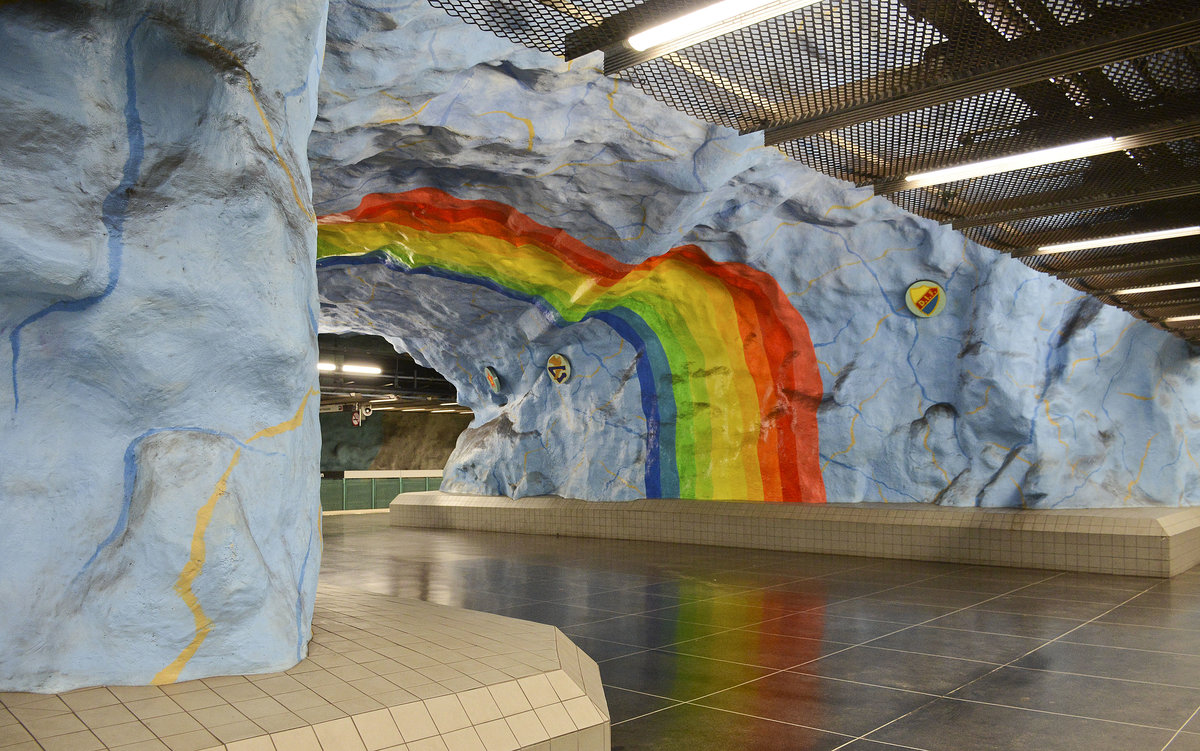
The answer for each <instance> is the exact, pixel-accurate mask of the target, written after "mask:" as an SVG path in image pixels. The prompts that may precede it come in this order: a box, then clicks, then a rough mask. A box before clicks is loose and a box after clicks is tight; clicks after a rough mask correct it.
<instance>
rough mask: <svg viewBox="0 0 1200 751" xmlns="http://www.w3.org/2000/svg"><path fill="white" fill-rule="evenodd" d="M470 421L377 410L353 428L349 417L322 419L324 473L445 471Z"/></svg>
mask: <svg viewBox="0 0 1200 751" xmlns="http://www.w3.org/2000/svg"><path fill="white" fill-rule="evenodd" d="M470 422H471V418H470V417H468V416H466V415H458V414H436V415H435V414H430V413H428V412H381V411H378V410H376V411H375V412H374V413H373V414H372V415H371V417H370V418H368V419H366V420H364V421H363V422H362V424H361V425H359V426H358V427H354V425H352V424H351V422H350V413H349V412H326V413H324V414H322V415H321V471H325V470H335V471H342V470H348V469H377V470H387V469H442V468H443V467H445V466H446V460H448V459H449V458H450V454H452V453H453V452H454V446H455V442H456V441H457V440H458V436H459V434H460V433H462V432H463V430H464V429H466V427H467V425H468V424H469V423H470Z"/></svg>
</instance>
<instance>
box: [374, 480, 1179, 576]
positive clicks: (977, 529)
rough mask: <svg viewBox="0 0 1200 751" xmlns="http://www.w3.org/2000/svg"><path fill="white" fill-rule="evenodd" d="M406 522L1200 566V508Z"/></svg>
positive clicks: (417, 518)
mask: <svg viewBox="0 0 1200 751" xmlns="http://www.w3.org/2000/svg"><path fill="white" fill-rule="evenodd" d="M390 521H391V523H392V524H393V525H396V526H404V527H424V528H434V529H469V530H484V531H492V532H520V533H526V534H553V535H567V536H574V537H595V538H611V539H621V540H650V541H655V542H677V543H692V544H698V545H723V546H728V547H743V548H759V549H765V550H786V551H792V552H804V553H832V554H841V555H861V556H871V557H877V558H908V559H914V560H924V561H947V562H953V563H973V564H984V565H991V566H1017V567H1023V568H1045V569H1058V570H1067V571H1092V572H1098V573H1106V574H1124V575H1136V576H1164V577H1165V576H1173V575H1175V574H1178V573H1181V572H1183V571H1186V570H1187V569H1189V568H1191V567H1192V566H1195V565H1196V564H1197V563H1200V507H1194V508H1120V509H1070V510H1068V509H1064V510H1028V511H1027V510H1022V509H995V508H952V507H944V506H932V505H928V504H887V503H843V504H837V503H830V504H824V505H807V504H788V503H742V502H727V501H722V502H716V501H681V500H667V499H643V500H638V501H628V502H613V503H589V502H587V501H578V500H571V499H564V498H557V497H537V498H521V499H518V500H512V499H510V498H502V497H495V496H470V495H455V494H450V493H444V492H439V491H431V492H427V493H406V494H404V495H401V496H397V497H396V499H395V500H393V501H392V503H391V506H390Z"/></svg>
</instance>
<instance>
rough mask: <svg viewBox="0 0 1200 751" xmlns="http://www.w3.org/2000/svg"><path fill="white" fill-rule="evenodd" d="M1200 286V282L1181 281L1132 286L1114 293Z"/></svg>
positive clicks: (1129, 293) (1137, 293) (1165, 290)
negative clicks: (1149, 285) (1150, 285)
mask: <svg viewBox="0 0 1200 751" xmlns="http://www.w3.org/2000/svg"><path fill="white" fill-rule="evenodd" d="M1196 287H1200V282H1179V283H1177V284H1156V285H1154V286H1152V287H1130V288H1129V289H1119V290H1116V291H1115V292H1113V293H1112V294H1114V295H1143V294H1145V293H1147V292H1170V291H1171V290H1175V289H1194V288H1196Z"/></svg>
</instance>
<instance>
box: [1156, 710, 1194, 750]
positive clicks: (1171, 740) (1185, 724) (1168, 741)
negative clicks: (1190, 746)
mask: <svg viewBox="0 0 1200 751" xmlns="http://www.w3.org/2000/svg"><path fill="white" fill-rule="evenodd" d="M1198 714H1200V707H1196V710H1195V711H1194V712H1192V715H1191V717H1188V718H1187V719H1186V720H1184V721H1183V724H1182V725H1180V726H1179V729H1178V730H1176V731H1175V733H1174V735H1172V736H1171V737H1170V739H1169V740H1167V743H1166V745H1165V746H1163V747H1162V751H1167V749H1168V748H1169V747H1170V745H1171V744H1172V743H1174V742H1175V739H1176V738H1178V737H1179V734H1180V733H1182V732H1183V729H1184V728H1186V727H1187V726H1188V723H1190V722H1191V721H1192V720H1194V719H1196V715H1198Z"/></svg>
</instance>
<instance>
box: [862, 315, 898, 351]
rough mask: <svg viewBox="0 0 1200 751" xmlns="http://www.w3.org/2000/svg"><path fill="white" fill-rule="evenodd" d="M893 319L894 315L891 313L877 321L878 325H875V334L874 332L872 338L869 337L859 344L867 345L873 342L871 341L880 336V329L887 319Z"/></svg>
mask: <svg viewBox="0 0 1200 751" xmlns="http://www.w3.org/2000/svg"><path fill="white" fill-rule="evenodd" d="M891 317H892V314H891V313H888V314H887V315H885V316H884V317H883V318H880V319H879V320H878V321H876V323H875V332H874V333H872V334H871V335H870V336H868V337H867V338H866V339H863V340H862V341H861V342H859V344H866V343H867V342H869V341H871V340H872V339H874V338H875V337H876V336H878V335H879V327H880V326H882V325H883V322H884V321H886V320H887V319H889V318H891Z"/></svg>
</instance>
